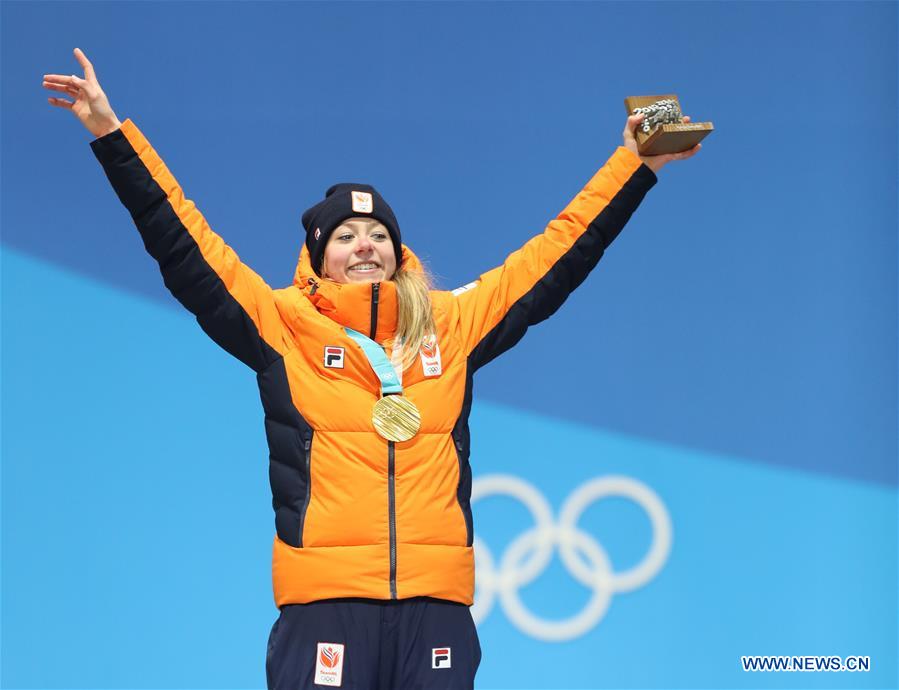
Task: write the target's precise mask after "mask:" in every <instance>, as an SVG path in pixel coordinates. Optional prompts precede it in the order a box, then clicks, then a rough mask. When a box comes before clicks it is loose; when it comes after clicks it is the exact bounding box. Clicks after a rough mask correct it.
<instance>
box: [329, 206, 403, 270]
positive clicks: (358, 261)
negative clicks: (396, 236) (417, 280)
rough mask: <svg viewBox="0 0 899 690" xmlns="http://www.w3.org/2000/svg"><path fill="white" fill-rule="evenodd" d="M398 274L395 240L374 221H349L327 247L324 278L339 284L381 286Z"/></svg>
mask: <svg viewBox="0 0 899 690" xmlns="http://www.w3.org/2000/svg"><path fill="white" fill-rule="evenodd" d="M395 271H396V255H395V254H394V252H393V240H392V239H390V235H389V234H388V232H387V228H385V227H384V226H383V225H382V224H381V223H379V222H378V221H376V220H375V219H374V218H347V219H346V220H345V221H344V222H343V223H342V224H341V225H339V226H338V227H337V228H336V229H335V230H334V232H332V233H331V237H329V238H328V244H326V245H325V255H324V259H323V260H322V276H323V277H325V278H329V279H331V280H333V281H334V282H336V283H377V282H380V281H382V280H390V279H391V278H393V274H394V272H395Z"/></svg>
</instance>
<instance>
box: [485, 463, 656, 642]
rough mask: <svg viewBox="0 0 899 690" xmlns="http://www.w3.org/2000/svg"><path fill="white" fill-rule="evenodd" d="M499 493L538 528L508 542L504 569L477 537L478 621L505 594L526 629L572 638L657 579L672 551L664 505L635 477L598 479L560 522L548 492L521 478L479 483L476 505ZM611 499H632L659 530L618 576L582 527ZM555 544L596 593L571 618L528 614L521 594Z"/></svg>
mask: <svg viewBox="0 0 899 690" xmlns="http://www.w3.org/2000/svg"><path fill="white" fill-rule="evenodd" d="M493 495H502V496H510V497H511V498H514V499H517V500H518V501H520V502H521V503H522V504H524V506H525V507H526V508H527V509H528V511H529V512H530V513H531V516H532V517H533V518H534V527H532V528H531V529H529V530H527V531H526V532H524V533H522V534H521V535H519V536H518V537H516V538H515V540H513V541H512V543H511V544H509V546H508V547H507V548H506V551H505V553H503V556H502V559H501V560H500V562H499V567H498V568H497V566H496V560H495V559H494V558H493V554H492V553H491V552H490V550H489V549H488V548H487V545H486V544H485V543H484V542H483V541H482V540H481V539H479V538H478V537H475V539H474V551H475V562H476V567H475V585H476V587H477V590H478V597H477V599H476V601H475V603H474V605H473V606H472V607H471V614H472V617H473V618H474V620H475V622H476V623H479V622H480V621H482V620H483V619H484V618H485V617H486V616H487V614H488V613H489V611H490V609H491V607H492V606H493V604H494V602H495V601H496V598H497V595H499V601H500V604H501V605H502V608H503V611H505V614H506V617H507V618H508V619H509V620H510V621H511V622H512V623H513V624H515V625H516V626H517V627H518V628H519V630H521V631H522V632H524V633H527V634H528V635H530V636H531V637H534V638H536V639H538V640H544V641H548V642H561V641H563V640H571V639H573V638H575V637H579V636H581V635H583V634H584V633H586V632H587V631H588V630H590V629H591V628H593V627H594V626H595V625H596V624H597V623H598V622H599V621H600V620H601V619H602V617H603V615H604V614H605V612H606V609H608V607H609V604H610V602H611V600H612V595H613V594H614V593H616V592H630V591H633V590H635V589H637V588H639V587H642V586H643V585H645V584H646V583H647V582H649V581H650V580H651V579H652V578H653V577H655V575H656V574H657V573H658V572H659V570H661V569H662V566H663V565H664V564H665V561H666V560H667V559H668V554H669V553H670V551H671V539H672V527H671V518H670V516H669V515H668V511H667V510H666V509H665V505H664V504H663V503H662V500H661V499H660V498H659V497H658V495H656V493H655V492H653V491H652V489H650V488H649V487H648V486H646V485H645V484H643V483H642V482H639V481H637V480H636V479H633V478H631V477H624V476H617V475H612V476H607V477H598V478H596V479H593V480H591V481H589V482H587V483H585V484H583V485H581V486H580V487H578V489H577V490H575V491H574V493H572V494H571V495H570V496H569V497H568V499H567V500H566V501H565V503H564V504H563V505H562V509H561V510H560V511H559V520H558V523H556V522H555V521H554V520H553V514H552V509H551V508H550V506H549V503H548V502H547V501H546V499H545V498H544V497H543V495H542V494H541V493H540V492H539V491H538V490H537V489H536V488H534V486H532V485H531V484H529V483H528V482H526V481H524V480H523V479H521V478H519V477H514V476H511V475H502V474H493V475H487V476H482V477H478V478H477V479H475V480H474V481H473V482H472V488H471V502H472V503H474V502H476V501H478V500H480V499H482V498H486V497H488V496H493ZM611 496H619V497H623V498H628V499H630V500H632V501H633V502H634V503H637V504H638V505H639V506H640V507H641V508H643V510H644V511H645V512H646V514H647V516H648V517H649V520H650V523H651V524H652V533H653V535H652V543H651V544H650V547H649V551H648V552H647V553H646V555H645V556H644V557H643V560H642V561H640V562H639V563H638V564H637V565H635V566H633V567H632V568H629V569H628V570H624V571H622V572H618V573H616V572H613V570H612V563H611V561H610V560H609V556H608V554H607V553H606V551H605V549H603V547H602V546H601V545H600V544H599V543H598V542H597V541H596V540H595V539H594V538H593V537H592V536H591V535H589V534H587V533H586V532H583V531H582V530H580V529H579V528H578V527H577V522H578V520H579V519H580V517H581V515H582V514H583V512H584V511H585V510H586V509H587V508H588V507H589V506H590V505H591V504H593V503H594V502H596V501H598V500H600V499H603V498H608V497H611ZM555 546H558V547H559V555H560V557H561V559H562V562H563V563H564V564H565V567H566V568H567V569H568V571H569V572H570V573H571V574H572V576H573V577H574V578H575V579H576V580H577V581H578V582H580V583H581V584H583V585H584V586H586V587H588V588H590V589H591V590H592V591H593V594H592V596H591V598H590V601H589V602H588V603H587V605H586V606H585V607H584V608H583V610H582V611H581V612H580V613H578V614H576V615H574V616H572V617H570V618H567V619H564V620H558V621H549V620H545V619H542V618H539V617H538V616H536V615H534V614H533V613H532V612H531V611H530V610H528V608H527V607H526V606H525V605H524V603H523V602H522V601H521V597H520V596H519V594H518V590H519V588H521V587H522V586H524V585H527V584H529V583H531V582H533V581H534V580H536V579H537V578H538V577H539V576H540V575H541V573H542V572H543V571H544V570H545V569H546V567H547V566H548V565H549V563H550V561H551V560H552V556H553V550H554V547H555ZM580 554H583V556H585V557H586V560H583V559H582V558H581V555H580Z"/></svg>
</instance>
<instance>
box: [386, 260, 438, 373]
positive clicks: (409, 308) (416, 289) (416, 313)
mask: <svg viewBox="0 0 899 690" xmlns="http://www.w3.org/2000/svg"><path fill="white" fill-rule="evenodd" d="M392 280H393V282H394V283H396V298H397V305H398V306H397V309H398V319H397V325H396V336H395V338H394V339H395V340H399V341H400V342H402V343H403V351H402V352H403V354H402V362H403V370H405V369H408V368H409V367H410V366H412V363H413V362H415V358H416V357H417V356H418V350H419V348H420V347H421V345H422V343H425V342H427V341H430V340H431V338H432V337H433V336H435V335H436V334H437V325H436V324H435V323H434V312H433V309H432V306H431V293H430V291H431V287H432V285H433V280H432V279H431V276H430V274H429V273H428V271H427V269H425V268H424V267H422V269H421V271H410V270H408V269H405V268H403V267H402V266H400V267H399V268H397V269H396V273H394V274H393V278H392Z"/></svg>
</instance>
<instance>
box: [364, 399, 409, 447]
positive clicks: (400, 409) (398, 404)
mask: <svg viewBox="0 0 899 690" xmlns="http://www.w3.org/2000/svg"><path fill="white" fill-rule="evenodd" d="M371 421H372V424H374V425H375V430H376V431H377V432H378V433H379V434H381V436H383V437H384V438H386V439H387V440H388V441H408V440H409V439H410V438H412V437H413V436H415V434H417V433H418V429H419V427H421V413H420V412H419V411H418V408H417V407H415V403H413V402H412V401H411V400H409V398H404V397H403V396H402V395H385V396H384V397H383V398H381V399H380V400H378V402H376V403H375V406H374V408H373V409H372V411H371Z"/></svg>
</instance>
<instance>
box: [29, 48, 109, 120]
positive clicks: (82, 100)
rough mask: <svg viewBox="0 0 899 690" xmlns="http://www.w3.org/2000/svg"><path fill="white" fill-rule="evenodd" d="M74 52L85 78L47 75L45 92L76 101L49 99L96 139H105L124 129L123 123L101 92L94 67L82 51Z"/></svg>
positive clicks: (45, 76) (78, 49)
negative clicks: (78, 121) (104, 136)
mask: <svg viewBox="0 0 899 690" xmlns="http://www.w3.org/2000/svg"><path fill="white" fill-rule="evenodd" d="M73 52H74V53H75V59H77V60H78V62H79V63H81V67H82V68H83V69H84V78H83V79H82V78H81V77H78V76H76V75H74V74H72V75H69V76H66V75H64V74H45V75H44V88H45V89H50V90H52V91H59V92H61V93H64V94H66V95H68V96H70V97H72V98H74V99H75V100H74V101H70V100H67V99H65V98H48V99H47V101H48V102H49V103H50V105H55V106H57V107H59V108H66V109H67V110H71V111H72V112H73V113H75V117H77V118H78V119H79V120H80V121H81V124H83V125H84V126H85V127H86V128H87V129H88V131H89V132H90V133H91V134H93V135H94V136H95V137H102V136H103V135H105V134H109V133H110V132H112V131H114V130H116V129H118V128H119V127H121V126H122V123H121V122H119V119H118V118H117V117H116V115H115V113H114V112H113V111H112V107H111V106H110V105H109V99H107V98H106V94H105V93H103V89H101V88H100V82H98V81H97V75H96V74H94V66H93V65H92V64H91V63H90V61H89V60H88V59H87V56H86V55H85V54H84V53H83V52H82V51H81V49H80V48H75V50H74V51H73Z"/></svg>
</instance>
